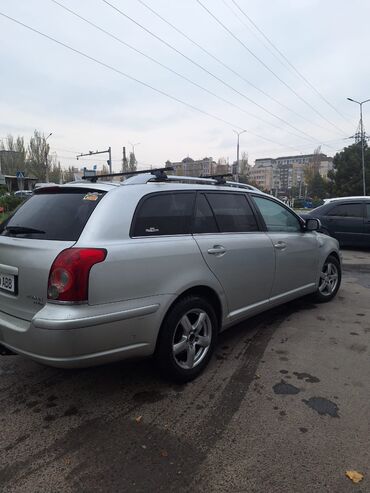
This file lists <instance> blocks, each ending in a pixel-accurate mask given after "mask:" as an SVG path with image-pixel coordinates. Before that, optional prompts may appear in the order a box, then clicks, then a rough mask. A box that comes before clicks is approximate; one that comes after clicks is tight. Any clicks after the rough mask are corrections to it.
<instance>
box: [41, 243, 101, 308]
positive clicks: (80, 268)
mask: <svg viewBox="0 0 370 493" xmlns="http://www.w3.org/2000/svg"><path fill="white" fill-rule="evenodd" d="M106 256H107V251H106V250H105V249H104V248H68V249H67V250H63V251H62V252H61V253H60V254H59V255H58V256H57V258H56V259H55V260H54V262H53V265H52V266H51V269H50V273H49V282H48V299H49V300H55V301H69V302H82V301H87V298H88V289H89V274H90V270H91V267H92V266H93V265H95V264H98V263H100V262H103V261H104V259H105V257H106Z"/></svg>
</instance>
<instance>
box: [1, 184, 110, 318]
mask: <svg viewBox="0 0 370 493" xmlns="http://www.w3.org/2000/svg"><path fill="white" fill-rule="evenodd" d="M104 194H105V192H104V191H103V190H95V189H88V188H79V187H76V186H71V187H65V186H62V187H47V188H42V189H39V190H36V191H35V194H34V195H33V196H32V197H31V198H30V199H29V200H27V202H25V203H24V204H22V205H21V206H20V207H19V208H18V209H17V210H16V211H15V213H14V214H13V215H12V216H11V217H10V218H8V219H7V220H6V221H5V222H4V223H2V224H0V312H5V313H7V314H9V315H12V316H15V317H19V318H22V319H25V320H31V319H32V317H33V316H34V315H35V313H36V312H38V311H39V310H40V309H41V308H42V307H43V306H44V304H45V303H46V300H47V284H48V278H49V271H50V267H51V265H52V263H53V261H54V260H55V258H56V256H57V255H58V254H59V253H60V252H61V251H62V250H65V249H66V248H70V247H72V246H73V245H74V244H75V242H76V241H77V240H78V238H79V236H80V235H81V233H82V231H83V229H84V227H85V225H86V223H87V221H88V219H89V217H90V216H91V214H92V212H93V211H94V209H95V207H96V206H97V204H98V203H99V202H100V200H101V199H102V197H103V196H104Z"/></svg>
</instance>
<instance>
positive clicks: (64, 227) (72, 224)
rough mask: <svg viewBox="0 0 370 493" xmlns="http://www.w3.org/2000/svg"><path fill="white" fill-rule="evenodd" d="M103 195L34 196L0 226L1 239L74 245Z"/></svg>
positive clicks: (59, 193) (54, 193)
mask: <svg viewBox="0 0 370 493" xmlns="http://www.w3.org/2000/svg"><path fill="white" fill-rule="evenodd" d="M104 193H105V192H101V191H96V190H95V191H94V190H86V189H76V190H71V189H63V188H59V189H57V190H55V189H54V190H53V191H52V192H46V191H42V192H39V193H37V192H36V194H35V195H33V196H32V197H31V198H30V199H29V200H27V202H25V203H24V204H22V205H21V207H19V209H17V210H16V211H15V213H14V214H13V215H12V216H11V217H10V218H9V219H8V220H7V221H5V222H4V223H3V224H1V225H0V235H2V236H15V237H17V238H34V239H38V240H59V241H77V240H78V238H79V236H80V234H81V233H82V230H83V229H84V227H85V225H86V223H87V221H88V219H89V217H90V216H91V214H92V212H93V210H94V209H95V207H96V206H97V204H98V203H99V202H100V200H101V199H102V197H103V195H104Z"/></svg>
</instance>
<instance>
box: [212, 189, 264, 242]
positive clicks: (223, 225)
mask: <svg viewBox="0 0 370 493" xmlns="http://www.w3.org/2000/svg"><path fill="white" fill-rule="evenodd" d="M207 199H208V201H209V203H210V205H211V207H212V210H213V212H214V215H215V217H216V221H217V224H218V227H219V230H220V232H221V233H233V232H234V233H245V232H250V231H258V224H257V221H256V218H255V217H254V214H253V211H252V209H251V207H250V205H249V204H248V201H247V198H246V197H245V194H241V193H239V194H238V193H228V192H226V193H207Z"/></svg>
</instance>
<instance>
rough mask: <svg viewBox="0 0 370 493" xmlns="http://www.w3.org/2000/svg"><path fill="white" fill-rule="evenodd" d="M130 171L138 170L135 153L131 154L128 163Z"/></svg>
mask: <svg viewBox="0 0 370 493" xmlns="http://www.w3.org/2000/svg"><path fill="white" fill-rule="evenodd" d="M128 168H129V169H128V171H136V170H137V161H136V157H135V154H134V153H133V152H130V159H129V163H128Z"/></svg>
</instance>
